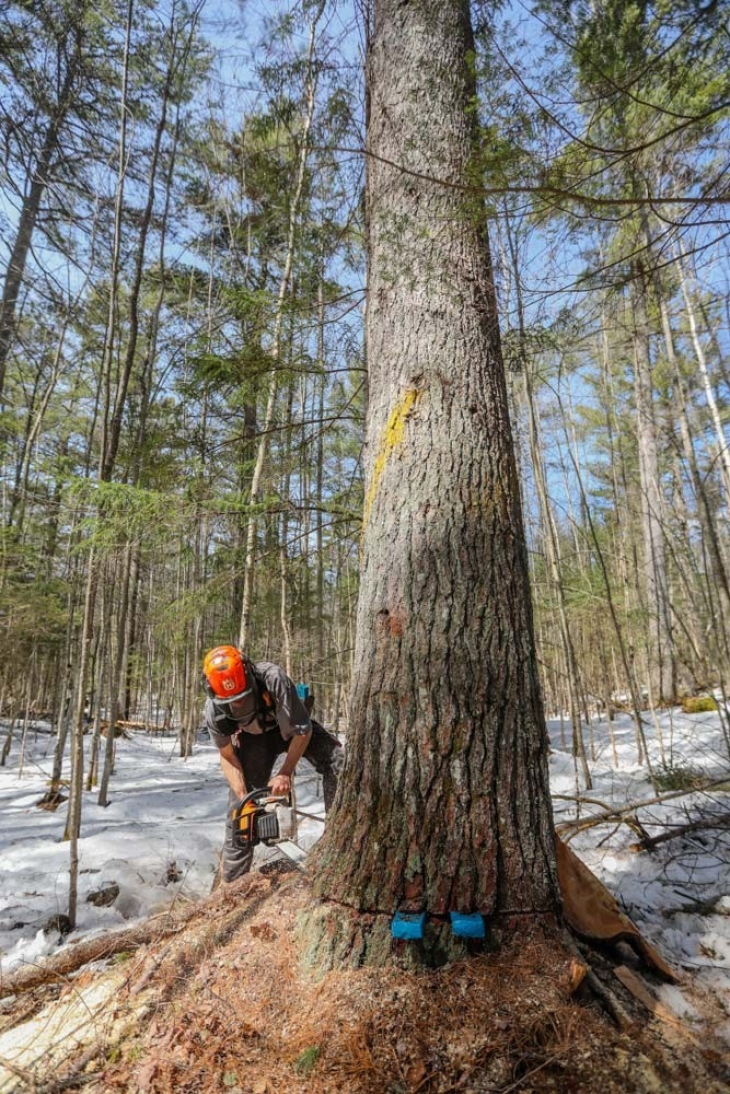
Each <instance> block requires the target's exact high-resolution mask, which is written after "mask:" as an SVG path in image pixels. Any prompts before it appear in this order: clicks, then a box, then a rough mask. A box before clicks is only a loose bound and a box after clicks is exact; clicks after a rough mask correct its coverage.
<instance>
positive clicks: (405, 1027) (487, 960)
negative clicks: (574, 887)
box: [3, 864, 730, 1094]
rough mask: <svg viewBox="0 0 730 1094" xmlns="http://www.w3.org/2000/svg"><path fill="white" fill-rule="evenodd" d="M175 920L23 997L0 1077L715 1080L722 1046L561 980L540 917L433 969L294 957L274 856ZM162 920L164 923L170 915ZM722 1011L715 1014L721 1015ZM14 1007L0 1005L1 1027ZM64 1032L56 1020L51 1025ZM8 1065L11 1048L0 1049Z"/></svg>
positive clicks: (660, 1085) (51, 1088) (390, 1087)
mask: <svg viewBox="0 0 730 1094" xmlns="http://www.w3.org/2000/svg"><path fill="white" fill-rule="evenodd" d="M264 871H267V872H258V873H254V874H252V875H250V876H249V877H248V878H244V879H242V880H241V881H239V882H236V883H235V884H234V885H232V886H228V887H225V888H224V889H222V890H219V891H218V892H217V893H215V894H213V895H212V896H211V897H209V898H207V899H206V900H205V901H203V902H201V903H200V904H198V905H196V906H195V908H194V909H189V910H188V913H187V918H186V920H185V922H181V923H179V924H178V925H177V927H176V929H175V931H174V933H172V934H164V935H162V934H161V937H160V938H159V939H157V940H152V941H151V942H150V943H149V944H146V945H143V946H141V947H139V948H136V949H134V950H131V951H128V952H123V953H122V954H119V955H117V957H116V958H115V959H113V960H112V961H111V962H108V961H107V962H96V963H94V964H92V965H91V966H87V967H85V968H83V969H81V970H80V971H79V972H78V973H76V974H74V975H73V976H71V977H64V978H63V979H60V978H59V979H56V978H51V979H50V981H48V980H47V981H46V982H45V983H44V984H42V985H39V986H37V987H35V988H34V989H32V990H30V991H28V992H26V993H24V994H22V995H20V996H19V997H18V1001H17V1003H16V1013H15V1021H17V1020H18V1019H20V1018H21V1016H22V1026H23V1027H24V1028H25V1030H26V1033H27V1031H29V1030H32V1034H33V1037H34V1039H35V1050H36V1052H38V1056H37V1062H36V1063H35V1065H33V1066H32V1067H19V1066H15V1067H14V1070H13V1073H12V1076H11V1075H8V1080H9V1081H8V1082H7V1083H6V1084H4V1085H3V1089H4V1090H8V1091H9V1090H12V1091H17V1092H21V1091H22V1092H25V1091H28V1092H31V1091H32V1092H33V1094H56V1092H60V1091H62V1090H69V1089H84V1090H86V1091H88V1092H89V1094H107V1092H108V1094H111V1092H117V1091H118V1092H125V1094H158V1092H159V1094H162V1092H168V1091H175V1092H177V1094H213V1092H216V1094H219V1092H221V1091H228V1092H229V1094H315V1092H316V1094H335V1092H337V1094H340V1092H348V1094H349V1092H352V1094H447V1092H456V1091H464V1092H473V1094H477V1092H484V1094H486V1092H495V1094H496V1092H500V1094H510V1092H512V1091H521V1092H523V1094H528V1092H531V1091H532V1092H536V1091H556V1092H566V1094H582V1092H585V1094H589V1092H599V1091H600V1092H601V1094H630V1092H636V1094H665V1092H670V1094H671V1092H675V1091H676V1092H677V1094H679V1092H682V1094H687V1092H693V1091H697V1092H698V1094H699V1092H700V1091H702V1092H703V1094H720V1092H721V1091H722V1092H724V1091H726V1090H727V1089H728V1083H729V1082H730V1054H728V1052H727V1046H726V1045H725V1046H724V1048H723V1045H722V1042H721V1041H718V1040H716V1039H715V1038H714V1037H713V1036H712V1034H711V1031H710V1029H709V1027H706V1028H705V1030H704V1033H703V1036H702V1038H701V1039H700V1037H698V1036H697V1035H696V1033H694V1032H693V1031H692V1030H691V1029H689V1028H688V1027H687V1026H686V1025H685V1023H683V1022H682V1021H681V1020H678V1019H675V1018H672V1016H671V1015H670V1014H669V1013H668V1012H666V1011H665V1013H664V1015H663V1017H659V1018H651V1017H650V1015H649V1013H648V1012H647V1011H646V1010H644V1009H643V1007H641V1006H639V1005H638V1004H634V1005H633V1006H632V1005H631V1002H630V1001H629V1002H628V1006H629V1010H630V1018H631V1021H630V1023H629V1024H628V1025H627V1026H626V1028H624V1029H619V1028H618V1027H617V1026H616V1025H615V1024H614V1023H613V1022H612V1021H611V1020H610V1019H608V1018H607V1016H606V1014H605V1013H604V1012H603V1011H602V1009H601V1007H600V1006H599V1005H598V1004H597V1002H596V1000H595V999H592V998H591V997H590V996H589V995H586V996H585V997H580V998H579V997H578V996H577V995H576V993H575V992H574V986H575V985H574V975H573V973H574V961H573V959H572V956H571V954H570V953H569V952H568V951H567V950H565V949H563V948H562V946H561V944H560V942H559V941H558V940H557V939H556V938H555V937H554V936H551V935H549V934H545V933H544V931H541V930H537V929H536V930H535V931H534V932H533V933H532V934H528V935H521V936H520V937H519V938H514V939H512V940H509V939H507V941H506V942H505V944H504V945H503V946H502V947H501V949H500V950H499V951H498V952H497V953H494V954H484V955H479V956H472V957H470V958H468V959H466V960H464V961H462V962H459V963H457V964H454V965H452V966H449V967H447V968H444V969H440V970H429V971H423V972H419V973H415V972H412V971H407V970H404V969H398V968H390V969H387V970H371V969H344V970H336V971H332V972H329V973H327V974H326V975H325V976H324V977H322V978H318V977H317V976H315V975H314V974H313V973H312V972H311V971H309V970H307V969H305V968H303V967H302V965H301V963H300V961H299V952H300V949H301V947H302V939H301V937H300V935H299V933H298V929H297V920H298V917H299V915H300V913H301V911H302V910H303V909H304V908H305V907H306V906H307V904H308V902H309V900H310V894H309V884H308V881H307V879H306V877H304V876H303V875H302V874H300V873H299V872H288V871H287V872H284V871H282V870H280V869H277V868H276V864H270V865H269V866H268V867H264ZM167 926H168V927H169V926H170V924H167ZM718 1017H719V1016H718ZM8 1018H9V1016H6V1019H5V1023H4V1024H6V1025H7V1022H8ZM61 1030H63V1031H64V1032H63V1033H61ZM4 1062H6V1064H7V1061H4Z"/></svg>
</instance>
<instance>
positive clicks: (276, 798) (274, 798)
mask: <svg viewBox="0 0 730 1094" xmlns="http://www.w3.org/2000/svg"><path fill="white" fill-rule="evenodd" d="M261 797H264V798H265V799H266V801H267V802H283V801H286V802H289V803H291V794H277V795H272V794H271V793H270V791H269V788H268V787H267V786H260V787H259V789H258V790H249V792H248V794H246V795H245V797H243V798H241V800H240V802H239V803H238V808H239V809H243V807H244V805H248V803H249V802H252V801H256V799H257V798H261Z"/></svg>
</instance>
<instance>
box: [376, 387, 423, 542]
mask: <svg viewBox="0 0 730 1094" xmlns="http://www.w3.org/2000/svg"><path fill="white" fill-rule="evenodd" d="M419 394H420V392H418V391H415V390H411V391H407V392H406V393H405V395H403V396H402V397H401V399H400V400H399V401H398V402H397V403H396V405H395V406H394V407H393V409H392V410H391V412H390V416H389V417H388V421H387V422H386V425H385V429H384V430H383V434H382V436H381V438H380V444H379V445H378V454H377V456H376V457H375V464H374V466H373V474H372V478H371V479H370V486H369V487H368V492H367V495H366V497H365V511H364V515H363V525H365V524H367V522H368V520H369V518H370V510H371V509H372V507H373V502H374V501H375V497H376V495H377V493H378V490H379V488H380V480H381V479H382V477H383V472H384V471H385V468H386V467H387V465H388V461H389V460H390V458H391V456H392V455H393V452H394V451H395V449H396V448H397V447H398V446H399V445H400V444H402V443H403V438H404V436H405V431H406V422H407V421H408V419H409V418H410V416H411V414H412V413H413V411H414V409H415V406H416V402H417V401H418V396H419Z"/></svg>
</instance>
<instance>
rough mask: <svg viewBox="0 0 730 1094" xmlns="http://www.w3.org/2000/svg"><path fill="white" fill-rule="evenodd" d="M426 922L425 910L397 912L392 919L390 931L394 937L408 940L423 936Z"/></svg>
mask: <svg viewBox="0 0 730 1094" xmlns="http://www.w3.org/2000/svg"><path fill="white" fill-rule="evenodd" d="M425 922H426V913H425V912H396V913H395V915H394V916H393V919H392V920H391V924H390V933H391V934H392V935H393V938H403V939H405V940H406V941H408V942H414V941H418V940H419V939H421V938H423V927H424V924H425Z"/></svg>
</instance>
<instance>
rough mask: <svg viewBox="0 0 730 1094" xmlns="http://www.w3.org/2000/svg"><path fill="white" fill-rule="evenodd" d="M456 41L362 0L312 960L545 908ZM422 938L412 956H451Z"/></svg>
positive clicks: (495, 336)
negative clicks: (352, 265)
mask: <svg viewBox="0 0 730 1094" xmlns="http://www.w3.org/2000/svg"><path fill="white" fill-rule="evenodd" d="M472 49H473V42H472V33H471V27H470V21H469V9H468V4H467V3H466V2H461V0H450V2H444V0H424V2H422V3H420V4H402V3H399V2H397V0H380V2H377V3H376V4H375V21H374V31H373V37H372V41H371V48H370V52H369V66H368V77H369V92H370V116H369V126H368V185H367V200H368V222H369V223H368V230H369V255H370V266H369V279H368V307H367V316H366V338H367V359H368V365H369V370H370V405H369V411H368V430H367V444H368V467H367V481H366V500H365V512H364V527H363V538H362V556H361V559H362V564H361V586H360V600H359V605H358V618H357V637H356V654H355V666H356V673H355V680H354V687H353V694H352V702H351V710H350V727H349V732H348V750H349V757H348V763H347V768H346V771H345V773H344V776H343V779H342V783H341V790H340V793H339V795H338V804H337V807H336V811H335V814H334V816H333V818H332V819H331V822H330V824H329V827H328V831H327V833H326V835H325V838H324V843H323V845H322V847H321V852H320V858H319V871H318V875H317V878H316V883H315V884H316V890H317V892H318V894H319V895H320V896H321V897H323V898H325V900H327V899H330V900H332V901H333V902H337V903H333V904H332V905H331V906H330V908H329V910H328V909H327V906H326V905H325V909H324V914H323V915H322V913H320V915H321V917H322V919H323V920H324V921H325V922H326V921H327V920H328V919H329V918H330V917H331V916H333V917H335V918H336V919H338V920H339V929H337V928H333V925H332V923H329V924H328V928H327V929H328V930H329V937H330V939H331V941H329V942H328V941H327V940H326V938H327V936H326V935H324V936H323V938H322V941H321V945H320V946H319V959H320V960H321V961H324V962H325V963H327V961H328V959H329V960H332V959H333V958H334V959H335V960H337V959H343V958H344V959H347V958H348V956H349V957H350V958H351V959H353V960H359V961H365V962H369V963H380V962H382V961H387V960H388V959H389V955H390V951H391V947H390V940H389V922H390V916H391V915H392V914H393V912H394V911H395V910H396V909H400V910H403V911H426V912H428V913H429V914H430V915H431V916H441V917H443V916H448V912H449V911H452V910H453V911H460V912H481V913H483V914H484V915H487V916H494V915H499V914H503V913H517V914H518V915H519V914H522V915H526V916H527V917H528V918H529V916H530V915H531V914H532V913H548V914H552V913H554V912H555V911H556V910H557V908H558V906H559V896H558V886H557V881H556V872H555V858H554V855H555V852H554V837H553V828H552V815H551V807H550V798H549V792H548V775H547V763H546V756H547V737H546V731H545V722H544V716H543V709H542V700H541V696H540V690H539V686H538V677H537V665H536V659H535V649H534V639H533V627H532V613H531V605H530V593H529V588H528V578H527V559H526V550H525V541H524V533H523V524H522V515H521V512H520V504H519V487H518V481H517V473H516V467H515V460H514V454H513V450H512V443H511V434H510V423H509V417H508V411H507V402H506V388H505V381H504V369H503V364H502V356H501V348H500V340H499V330H498V324H497V317H496V306H495V297H494V291H493V284H492V274H491V264H490V257H489V249H488V243H487V238H486V232H485V228H484V211H483V208H482V205H481V202H480V201H479V200H477V199H475V198H473V197H472V196H470V195H469V193H468V183H469V182H470V181H473V179H474V163H473V159H472V155H473V149H474V129H473V122H472V117H473V114H472V110H471V104H472V96H473V92H474V88H473V79H472V76H471V73H470V68H469V61H468V58H469V56H470V53H471V51H472ZM342 905H345V906H349V908H350V909H351V910H353V911H351V912H348V911H347V909H342ZM338 909H341V911H338ZM358 913H372V914H368V915H366V916H362V915H359V914H358ZM313 922H316V916H315V917H313ZM343 922H344V926H343ZM431 922H432V923H436V924H438V921H434V920H432V921H431ZM364 924H368V925H369V926H368V929H367V930H366V931H364V930H363V925H364ZM437 933H438V934H440V936H441V937H440V938H438V939H437V940H435V941H434V944H433V947H432V949H431V952H430V954H428V952H427V953H426V955H425V956H424V958H423V959H425V960H429V959H430V960H439V959H443V958H444V957H449V956H453V955H454V954H455V953H457V952H459V945H458V944H457V943H454V942H453V937H452V936H451V934H450V931H448V930H447V929H445V928H444V929H441V930H437ZM437 948H438V951H439V956H437V955H436V952H435V951H436V949H437ZM424 949H425V950H426V951H428V949H429V943H428V938H427V941H426V944H425V947H424Z"/></svg>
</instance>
